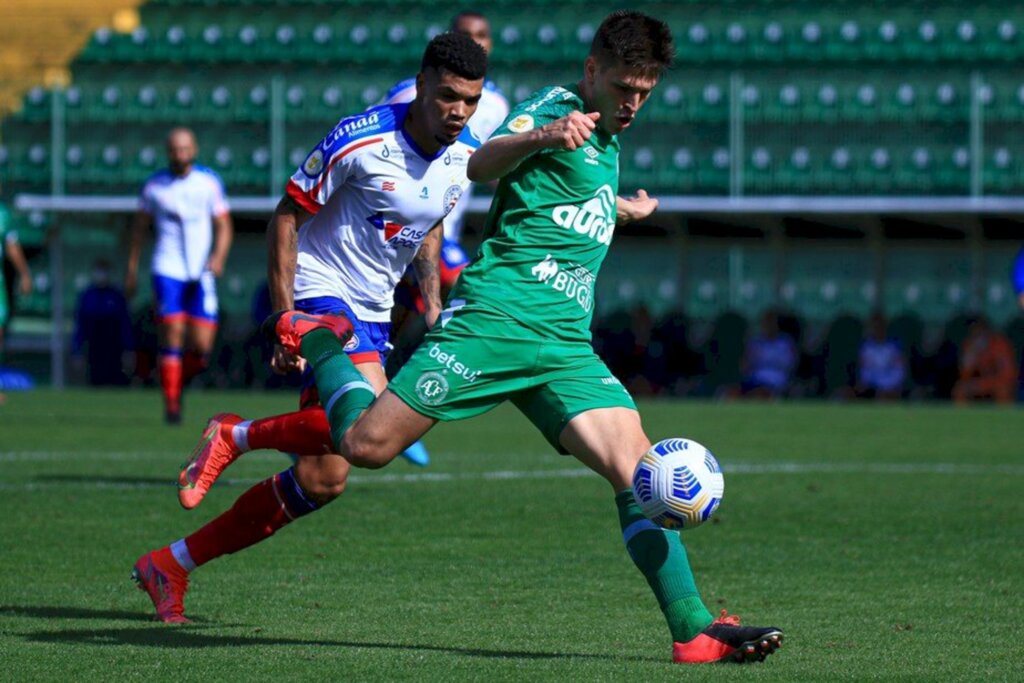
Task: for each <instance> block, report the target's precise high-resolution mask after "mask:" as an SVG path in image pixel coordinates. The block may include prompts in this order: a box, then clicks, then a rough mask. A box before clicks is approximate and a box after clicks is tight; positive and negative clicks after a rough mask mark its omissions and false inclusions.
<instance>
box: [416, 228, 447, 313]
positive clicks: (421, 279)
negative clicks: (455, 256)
mask: <svg viewBox="0 0 1024 683" xmlns="http://www.w3.org/2000/svg"><path fill="white" fill-rule="evenodd" d="M442 235H443V228H442V221H438V222H437V224H436V225H435V226H434V227H433V228H431V229H430V232H428V233H427V236H426V237H424V238H423V242H422V243H421V244H420V248H419V250H418V251H417V252H416V256H415V257H413V260H412V266H413V268H414V269H415V270H416V280H417V282H418V283H419V286H420V294H422V296H423V317H424V319H425V320H426V323H427V328H428V329H429V328H431V327H433V326H434V323H435V322H437V318H438V316H439V315H441V236H442Z"/></svg>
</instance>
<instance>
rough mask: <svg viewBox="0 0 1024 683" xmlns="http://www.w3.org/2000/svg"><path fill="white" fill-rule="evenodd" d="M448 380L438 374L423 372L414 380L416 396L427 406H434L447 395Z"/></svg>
mask: <svg viewBox="0 0 1024 683" xmlns="http://www.w3.org/2000/svg"><path fill="white" fill-rule="evenodd" d="M448 390H449V386H448V380H447V379H445V377H444V375H442V374H441V373H440V372H424V373H423V374H422V375H420V377H419V379H418V380H416V395H417V396H418V397H419V399H420V400H421V401H423V402H424V403H425V404H427V405H428V406H436V405H437V404H438V403H440V402H441V401H443V400H444V397H445V396H447V395H448Z"/></svg>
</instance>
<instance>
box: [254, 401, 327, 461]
mask: <svg viewBox="0 0 1024 683" xmlns="http://www.w3.org/2000/svg"><path fill="white" fill-rule="evenodd" d="M249 448H250V449H251V450H258V449H260V448H273V449H276V450H279V451H282V452H284V453H297V454H299V455H317V454H320V453H333V452H334V444H333V443H332V442H331V426H330V424H328V422H327V415H326V414H325V413H324V409H323V408H321V407H319V406H317V407H315V408H306V409H304V410H299V411H296V412H294V413H286V414H284V415H275V416H274V417H265V418H263V419H260V420H253V422H252V424H251V425H249Z"/></svg>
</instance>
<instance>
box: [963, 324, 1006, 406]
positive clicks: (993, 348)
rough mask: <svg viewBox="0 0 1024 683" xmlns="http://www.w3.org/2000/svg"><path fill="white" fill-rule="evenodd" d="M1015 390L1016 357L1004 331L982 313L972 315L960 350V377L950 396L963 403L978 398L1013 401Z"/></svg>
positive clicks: (1001, 401) (1002, 401)
mask: <svg viewBox="0 0 1024 683" xmlns="http://www.w3.org/2000/svg"><path fill="white" fill-rule="evenodd" d="M1016 394H1017V358H1016V353H1015V352H1014V350H1013V345H1012V344H1011V343H1010V340H1009V339H1008V338H1007V337H1006V335H1005V334H1003V333H1002V332H1000V331H999V330H997V329H995V328H993V327H992V325H991V324H990V323H989V321H988V319H987V318H986V317H985V316H978V317H977V318H975V319H974V320H973V321H972V322H971V324H970V327H969V328H968V330H967V339H965V340H964V345H963V348H962V349H961V351H960V380H959V381H958V382H957V383H956V384H955V385H954V386H953V400H954V401H956V403H958V404H960V405H963V404H966V403H968V402H969V401H974V400H978V399H988V400H994V401H995V402H996V403H1012V402H1013V399H1014V397H1015V396H1016Z"/></svg>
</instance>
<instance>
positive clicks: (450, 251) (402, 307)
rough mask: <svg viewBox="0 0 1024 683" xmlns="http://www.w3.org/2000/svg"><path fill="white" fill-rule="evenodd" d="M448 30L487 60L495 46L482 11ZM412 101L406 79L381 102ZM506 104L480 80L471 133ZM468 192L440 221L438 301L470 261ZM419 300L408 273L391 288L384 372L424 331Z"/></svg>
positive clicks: (481, 135)
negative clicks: (465, 238)
mask: <svg viewBox="0 0 1024 683" xmlns="http://www.w3.org/2000/svg"><path fill="white" fill-rule="evenodd" d="M450 29H451V31H453V32H455V33H461V34H463V35H466V36H469V37H470V38H472V39H473V40H474V41H476V43H477V44H478V45H479V46H480V47H482V48H483V49H484V52H485V53H486V54H487V55H488V56H489V55H490V54H491V49H492V48H493V46H494V43H493V41H492V39H491V24H490V22H489V21H488V20H487V17H485V16H484V15H483V14H481V13H480V12H476V11H473V10H466V11H464V12H459V13H458V14H456V15H455V16H454V17H453V18H452V21H451V25H450ZM415 97H416V79H415V77H413V78H407V79H405V80H404V81H400V82H398V83H396V84H395V85H394V86H393V87H392V88H391V90H389V91H388V93H387V95H386V96H385V98H384V103H385V104H399V103H405V102H411V101H412V100H413V98H415ZM508 112H509V104H508V99H507V98H506V97H505V94H504V93H503V92H502V91H501V89H500V88H499V87H498V85H497V84H496V83H495V82H494V81H492V80H491V79H489V78H488V79H485V80H484V89H483V92H482V93H481V95H480V104H479V105H478V106H477V109H476V113H474V114H473V116H472V118H470V120H469V129H470V130H471V131H473V135H475V136H476V137H477V139H478V140H480V141H481V142H483V141H485V140H487V138H489V137H491V133H493V132H494V130H495V129H496V128H497V127H498V126H499V125H501V122H502V121H504V120H505V117H506V116H508ZM471 194H472V185H470V187H469V188H468V189H467V190H466V192H465V193H463V195H462V198H461V199H460V200H459V202H458V204H456V205H455V208H454V209H452V211H451V212H450V213H449V214H448V215H447V216H445V219H444V242H443V243H442V245H441V301H444V300H445V299H447V298H448V292H450V291H451V288H452V287H453V286H454V285H455V281H456V280H457V279H458V277H459V273H460V272H462V269H463V268H464V267H465V266H466V264H467V263H469V257H468V256H467V255H466V252H465V250H464V249H463V248H462V229H463V224H464V221H465V215H466V209H467V207H468V206H469V199H470V196H471ZM422 314H423V298H422V296H421V294H420V291H419V287H418V286H417V284H416V282H415V275H414V274H413V273H406V275H405V277H404V278H402V282H401V283H399V285H398V287H397V288H396V289H395V308H394V309H393V312H392V318H391V319H392V323H393V326H394V332H393V336H394V341H395V349H394V351H393V352H392V353H391V355H390V356H389V358H388V363H387V374H388V376H389V377H391V376H393V375H394V374H395V372H397V370H398V368H399V367H401V365H402V363H404V362H405V360H406V358H408V356H409V354H410V353H411V352H412V351H413V350H414V349H415V347H416V346H417V345H418V344H419V342H420V341H421V340H422V338H423V335H424V334H425V333H426V326H425V325H423V322H422V318H420V317H419V316H422Z"/></svg>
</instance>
